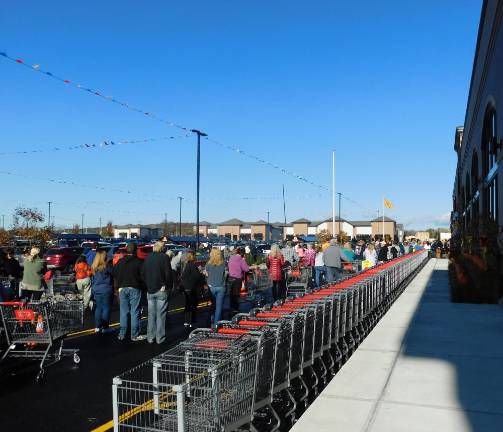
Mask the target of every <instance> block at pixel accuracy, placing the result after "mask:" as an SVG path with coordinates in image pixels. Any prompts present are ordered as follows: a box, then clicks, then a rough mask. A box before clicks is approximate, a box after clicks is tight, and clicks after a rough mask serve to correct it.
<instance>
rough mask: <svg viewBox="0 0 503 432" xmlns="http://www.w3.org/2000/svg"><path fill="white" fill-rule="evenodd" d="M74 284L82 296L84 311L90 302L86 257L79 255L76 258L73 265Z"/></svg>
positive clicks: (88, 272)
mask: <svg viewBox="0 0 503 432" xmlns="http://www.w3.org/2000/svg"><path fill="white" fill-rule="evenodd" d="M74 270H75V283H76V284H77V290H78V291H79V293H80V295H81V296H82V300H83V301H84V310H86V309H87V307H88V306H89V302H90V301H91V274H92V271H91V267H90V266H89V265H88V264H87V260H86V257H85V256H84V255H81V256H79V257H78V259H77V262H76V263H75V267H74Z"/></svg>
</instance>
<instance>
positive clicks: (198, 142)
mask: <svg viewBox="0 0 503 432" xmlns="http://www.w3.org/2000/svg"><path fill="white" fill-rule="evenodd" d="M191 132H193V133H195V134H197V189H196V250H198V249H199V185H200V177H201V137H202V136H203V137H205V136H208V134H206V133H204V132H201V131H200V130H197V129H192V130H191Z"/></svg>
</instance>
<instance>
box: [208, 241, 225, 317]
mask: <svg viewBox="0 0 503 432" xmlns="http://www.w3.org/2000/svg"><path fill="white" fill-rule="evenodd" d="M226 273H227V272H226V270H225V262H224V259H223V257H222V252H221V251H220V249H217V248H213V249H211V251H210V259H209V260H208V262H207V263H206V267H205V269H204V274H205V276H206V278H207V284H208V288H209V290H210V292H211V294H212V295H213V297H214V299H215V308H214V313H213V318H212V320H211V324H212V325H213V326H215V325H216V324H217V323H218V322H219V321H220V320H221V319H222V310H223V307H224V298H225V279H226V275H227V274H226Z"/></svg>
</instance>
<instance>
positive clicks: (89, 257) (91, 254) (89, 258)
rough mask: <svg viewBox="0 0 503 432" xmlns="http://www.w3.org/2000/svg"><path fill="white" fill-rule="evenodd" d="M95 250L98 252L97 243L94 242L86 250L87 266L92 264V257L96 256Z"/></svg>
mask: <svg viewBox="0 0 503 432" xmlns="http://www.w3.org/2000/svg"><path fill="white" fill-rule="evenodd" d="M96 252H98V243H96V242H94V243H93V245H92V247H91V249H89V250H88V251H87V253H86V254H85V257H86V262H87V265H88V266H89V267H91V266H92V264H93V261H94V257H95V256H96Z"/></svg>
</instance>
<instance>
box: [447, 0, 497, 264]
mask: <svg viewBox="0 0 503 432" xmlns="http://www.w3.org/2000/svg"><path fill="white" fill-rule="evenodd" d="M502 17H503V0H484V2H483V5H482V13H481V17H480V25H479V32H478V37H477V47H476V51H475V59H474V62H473V70H472V76H471V82H470V90H469V93H468V103H467V108H466V114H465V121H464V125H463V126H460V127H457V128H456V132H455V136H454V150H455V151H456V153H457V157H458V160H457V167H456V177H455V179H454V188H453V193H452V198H453V208H452V213H451V231H452V237H453V242H454V244H455V245H458V246H459V245H461V242H462V239H463V238H464V237H465V235H470V236H473V235H478V236H481V237H488V238H495V237H497V236H498V235H499V238H500V242H499V244H500V246H499V247H500V249H501V248H503V238H502V236H503V234H502V230H503V162H502V159H503V134H502V131H503V81H502V77H503V29H502V28H501V27H502ZM502 252H503V251H502ZM502 264H503V263H502ZM501 267H502V268H503V265H502V266H501Z"/></svg>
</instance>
